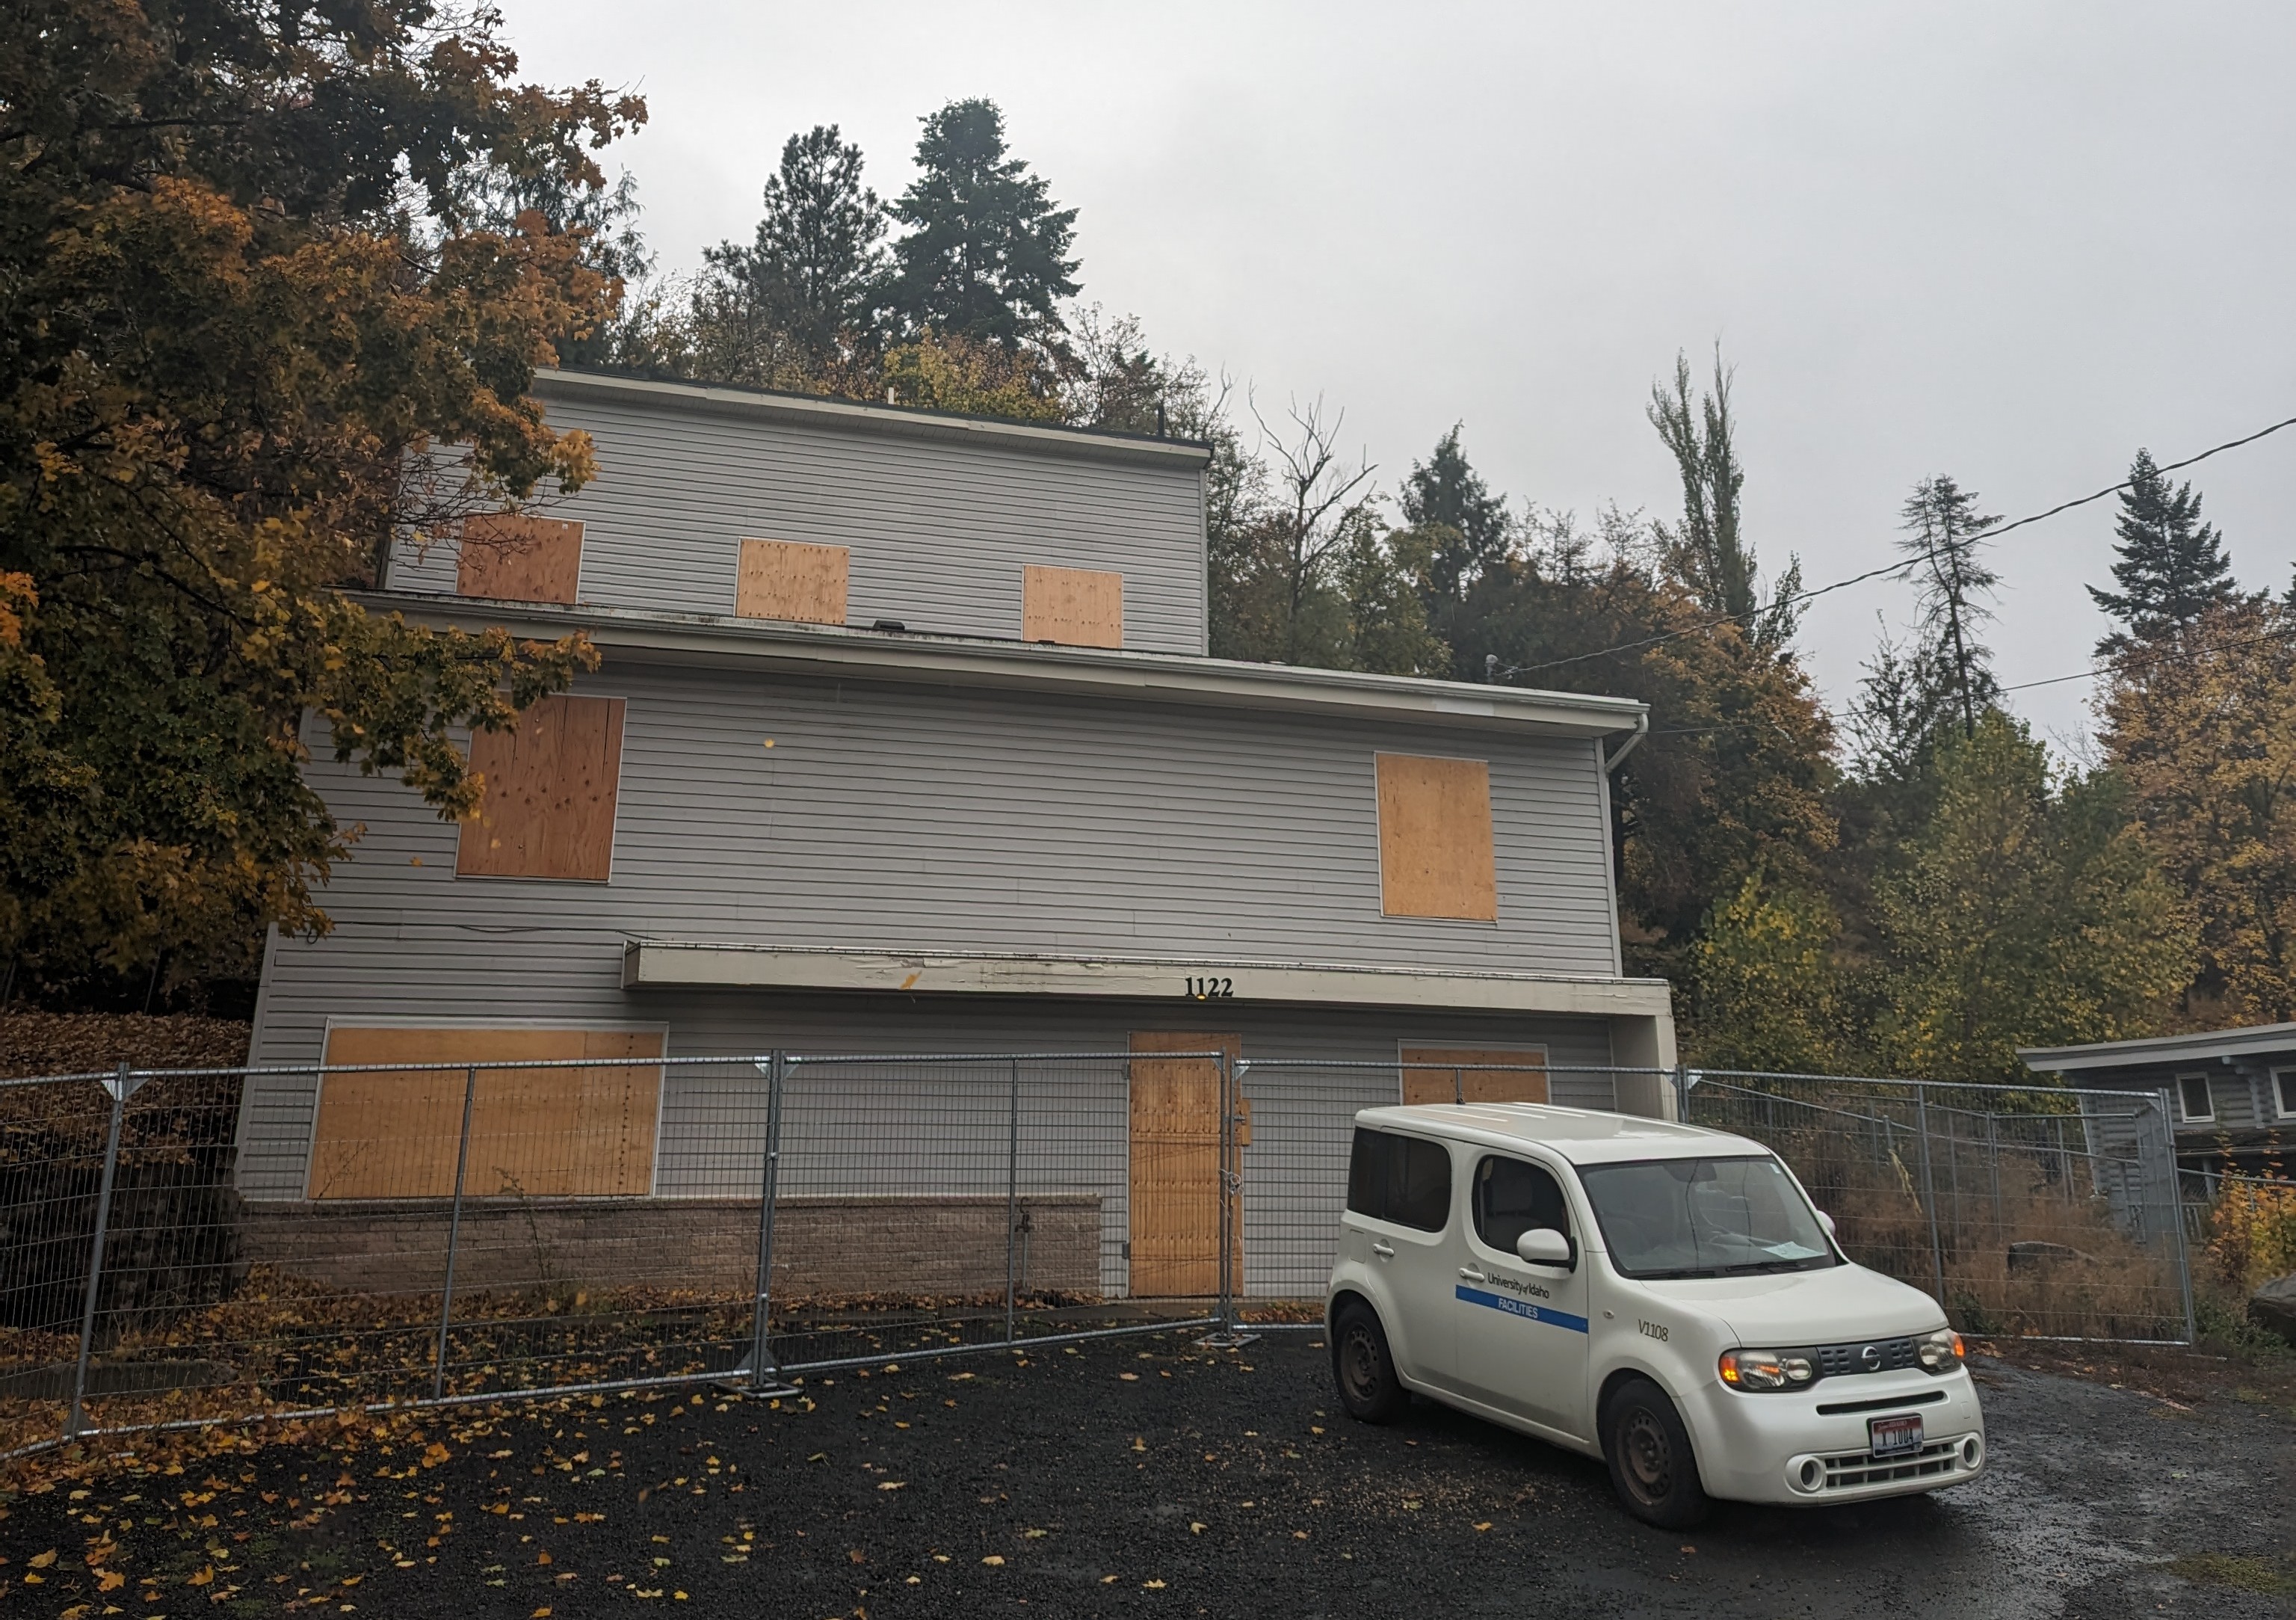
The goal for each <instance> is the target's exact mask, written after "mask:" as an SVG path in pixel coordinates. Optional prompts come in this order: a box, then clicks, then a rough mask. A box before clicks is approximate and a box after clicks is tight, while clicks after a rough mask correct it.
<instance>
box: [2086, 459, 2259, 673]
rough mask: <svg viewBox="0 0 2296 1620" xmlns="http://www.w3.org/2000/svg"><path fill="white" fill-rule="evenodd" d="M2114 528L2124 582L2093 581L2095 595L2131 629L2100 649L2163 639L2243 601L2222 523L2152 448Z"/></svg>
mask: <svg viewBox="0 0 2296 1620" xmlns="http://www.w3.org/2000/svg"><path fill="white" fill-rule="evenodd" d="M2113 532H2114V534H2115V535H2116V536H2117V539H2116V541H2115V544H2114V547H2113V549H2114V550H2115V551H2117V552H2118V553H2119V554H2120V561H2118V562H2116V563H2113V565H2112V577H2113V579H2114V580H2115V581H2116V582H2117V583H2118V584H2119V585H2120V589H2119V590H2117V591H2108V590H2099V589H2097V588H2096V587H2095V586H2094V585H2092V586H2090V587H2089V588H2088V594H2089V595H2090V596H2092V597H2093V598H2095V602H2096V604H2097V605H2098V606H2099V607H2101V608H2103V610H2104V611H2105V612H2106V613H2110V614H2112V616H2113V617H2114V618H2115V619H2118V620H2120V622H2121V623H2122V624H2123V625H2125V626H2126V627H2127V629H2125V630H2116V631H2114V632H2113V633H2112V635H2110V636H2108V637H2105V638H2104V639H2103V641H2102V642H2099V643H2098V644H2097V651H2098V652H2099V653H2103V654H2112V653H2117V652H2120V651H2121V650H2123V649H2125V648H2126V647H2128V646H2129V645H2130V644H2131V643H2132V642H2136V641H2153V640H2157V639H2158V638H2159V637H2162V636H2165V635H2167V634H2169V633H2170V632H2172V631H2174V630H2177V629H2182V628H2184V627H2185V626H2186V625H2189V624H2191V623H2192V622H2193V621H2194V620H2196V619H2198V618H2199V617H2200V616H2201V615H2202V613H2206V612H2208V610H2209V609H2210V608H2211V607H2216V606H2219V605H2222V604H2226V603H2230V602H2233V601H2235V600H2236V599H2238V597H2239V596H2240V588H2239V587H2238V586H2237V585H2235V583H2234V582H2233V578H2232V562H2231V560H2230V559H2229V558H2227V557H2226V555H2225V553H2224V543H2223V539H2222V537H2220V536H2219V535H2218V533H2217V530H2216V525H2215V524H2213V523H2204V522H2202V521H2201V498H2200V497H2199V496H2197V495H2195V494H2194V493H2193V486H2192V485H2191V484H2190V483H2184V484H2179V485H2177V486H2176V487H2175V488H2174V489H2171V488H2170V487H2169V480H2168V478H2167V477H2166V476H2165V475H2163V474H2162V473H2161V470H2160V468H2158V467H2157V466H2155V465H2153V453H2152V452H2151V451H2150V450H2139V451H2137V452H2136V461H2134V462H2133V463H2131V464H2130V465H2129V468H2128V488H2127V489H2123V490H2122V491H2121V492H2120V517H2119V518H2117V519H2116V520H2114V522H2113Z"/></svg>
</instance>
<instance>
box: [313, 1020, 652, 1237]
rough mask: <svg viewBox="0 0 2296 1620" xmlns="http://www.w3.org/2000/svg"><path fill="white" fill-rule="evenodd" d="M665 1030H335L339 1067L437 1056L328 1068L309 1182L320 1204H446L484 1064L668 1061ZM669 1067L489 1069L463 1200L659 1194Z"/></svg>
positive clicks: (330, 1048) (333, 1059)
mask: <svg viewBox="0 0 2296 1620" xmlns="http://www.w3.org/2000/svg"><path fill="white" fill-rule="evenodd" d="M661 1055H662V1037H661V1032H660V1031H658V1030H508V1029H494V1030H484V1029H336V1030H331V1031H329V1032H328V1034H327V1057H326V1060H327V1062H328V1063H329V1064H383V1063H412V1064H425V1065H429V1064H436V1065H439V1066H438V1067H436V1068H428V1067H426V1068H419V1069H407V1070H398V1071H395V1072H390V1073H365V1074H328V1075H326V1076H325V1077H324V1079H323V1080H322V1081H321V1082H320V1086H319V1115H318V1121H317V1124H316V1129H315V1130H314V1131H313V1133H312V1142H311V1174H310V1180H309V1182H308V1184H307V1188H306V1190H307V1193H308V1195H309V1196H311V1197H314V1198H444V1197H449V1196H453V1194H454V1191H455V1161H456V1158H457V1156H458V1155H459V1152H460V1149H461V1146H462V1131H463V1088H464V1086H465V1085H466V1084H467V1083H469V1075H470V1072H469V1070H468V1069H467V1068H465V1067H463V1066H462V1065H469V1064H477V1063H531V1064H544V1063H550V1062H553V1061H562V1060H565V1059H568V1058H604V1059H614V1058H631V1059H639V1060H644V1059H649V1058H651V1059H655V1060H659V1059H660V1057H661ZM660 1109H661V1068H660V1063H659V1061H655V1062H645V1061H635V1062H628V1063H616V1062H611V1061H610V1062H606V1063H602V1064H599V1065H595V1066H585V1067H580V1068H510V1069H480V1070H479V1071H478V1073H477V1079H476V1086H475V1090H473V1091H472V1093H471V1148H470V1154H469V1157H468V1160H467V1164H466V1167H465V1169H464V1171H463V1194H464V1196H468V1197H473V1198H488V1197H497V1196H504V1195H517V1194H525V1195H528V1196H535V1197H545V1196H548V1197H581V1196H597V1197H639V1196H644V1195H645V1194H647V1193H650V1192H652V1190H653V1155H654V1127H655V1120H656V1118H657V1116H658V1115H659V1114H660Z"/></svg>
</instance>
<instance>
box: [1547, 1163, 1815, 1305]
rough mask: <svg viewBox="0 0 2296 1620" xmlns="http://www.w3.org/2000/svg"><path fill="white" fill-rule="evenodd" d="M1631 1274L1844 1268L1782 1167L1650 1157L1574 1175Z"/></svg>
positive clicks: (1614, 1254) (1618, 1261)
mask: <svg viewBox="0 0 2296 1620" xmlns="http://www.w3.org/2000/svg"><path fill="white" fill-rule="evenodd" d="M1579 1185H1580V1186H1581V1187H1584V1188H1586V1189H1587V1202H1588V1203H1590V1204H1592V1205H1594V1206H1595V1220H1596V1221H1599V1222H1600V1223H1601V1225H1602V1228H1603V1241H1604V1243H1605V1244H1606V1245H1607V1246H1609V1248H1610V1251H1611V1264H1612V1265H1613V1266H1615V1267H1616V1268H1617V1269H1618V1270H1619V1271H1620V1272H1621V1273H1623V1274H1624V1275H1626V1276H1628V1277H1636V1278H1644V1279H1648V1278H1661V1277H1729V1276H1735V1275H1749V1274H1752V1273H1756V1272H1762V1271H1819V1270H1823V1269H1824V1268H1825V1267H1827V1266H1833V1265H1838V1264H1840V1263H1841V1262H1840V1261H1839V1260H1837V1259H1836V1258H1835V1256H1834V1252H1833V1244H1832V1243H1831V1242H1830V1241H1829V1240H1828V1239H1827V1238H1826V1236H1825V1230H1824V1229H1823V1228H1821V1227H1820V1226H1819V1225H1818V1223H1817V1215H1816V1212H1815V1211H1813V1210H1812V1209H1811V1208H1810V1206H1809V1201H1808V1199H1807V1198H1805V1197H1803V1196H1802V1194H1801V1190H1800V1188H1797V1187H1796V1186H1795V1185H1794V1184H1793V1180H1792V1178H1791V1177H1790V1176H1788V1175H1787V1174H1786V1172H1785V1167H1784V1165H1782V1164H1779V1163H1778V1162H1777V1160H1776V1159H1775V1158H1773V1157H1771V1156H1770V1155H1767V1154H1764V1155H1760V1156H1759V1157H1731V1158H1711V1159H1653V1160H1644V1161H1638V1162H1634V1163H1628V1164H1589V1165H1581V1166H1580V1167H1579Z"/></svg>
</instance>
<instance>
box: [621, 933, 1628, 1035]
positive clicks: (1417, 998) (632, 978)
mask: <svg viewBox="0 0 2296 1620" xmlns="http://www.w3.org/2000/svg"><path fill="white" fill-rule="evenodd" d="M1206 981H1215V982H1216V983H1214V984H1213V986H1212V990H1213V991H1215V992H1216V993H1210V994H1204V993H1199V990H1198V988H1197V987H1199V986H1201V985H1203V983H1204V982H1206ZM622 987H623V988H624V989H625V990H671V989H675V990H700V989H712V988H715V989H727V990H737V989H738V990H807V991H882V992H889V993H892V994H897V995H911V996H1062V997H1071V996H1073V997H1089V998H1095V999H1103V998H1105V999H1123V1000H1128V1001H1204V1002H1209V1003H1218V1004H1225V1003H1229V1002H1239V1003H1246V1004H1259V1005H1272V1004H1283V1005H1288V1006H1323V1007H1418V1008H1423V1009H1426V1010H1430V1011H1433V1010H1437V1009H1443V1010H1448V1011H1454V1012H1493V1013H1549V1014H1571V1015H1579V1016H1598V1017H1600V1016H1628V1017H1645V1018H1648V1017H1665V1016H1669V1015H1670V1014H1671V1012H1672V1009H1673V1001H1672V998H1671V991H1669V986H1668V984H1667V983H1666V981H1665V980H1663V979H1603V978H1573V977H1570V976H1567V975H1562V974H1497V973H1469V972H1462V971H1456V970H1451V969H1444V968H1404V967H1365V966H1341V965H1334V964H1322V963H1308V962H1259V961H1225V962H1224V961H1219V960H1218V959H1215V958H1187V959H1182V958H1147V957H1058V956H1005V955H991V954H988V953H985V952H975V951H898V950H856V949H852V948H845V947H834V948H822V949H806V948H802V947H795V946H783V945H745V944H730V943H711V942H706V941H685V940H632V941H630V942H629V943H628V944H627V946H625V947H624V949H623V953H622Z"/></svg>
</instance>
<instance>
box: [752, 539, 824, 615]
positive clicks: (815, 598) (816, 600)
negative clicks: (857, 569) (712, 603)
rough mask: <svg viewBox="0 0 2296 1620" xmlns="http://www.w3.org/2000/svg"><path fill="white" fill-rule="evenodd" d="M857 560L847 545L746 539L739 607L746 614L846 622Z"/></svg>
mask: <svg viewBox="0 0 2296 1620" xmlns="http://www.w3.org/2000/svg"><path fill="white" fill-rule="evenodd" d="M851 564H852V554H851V553H850V552H849V551H848V550H847V549H846V548H845V547H842V546H807V545H803V544H800V543H799V542H798V541H795V540H743V541H742V562H741V572H740V575H739V578H738V579H737V580H736V581H735V583H734V613H737V614H739V615H740V616H741V617H742V618H744V619H786V620H793V621H796V622H797V623H799V624H842V623H844V622H845V587H846V580H847V575H848V574H849V572H850V569H851Z"/></svg>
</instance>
